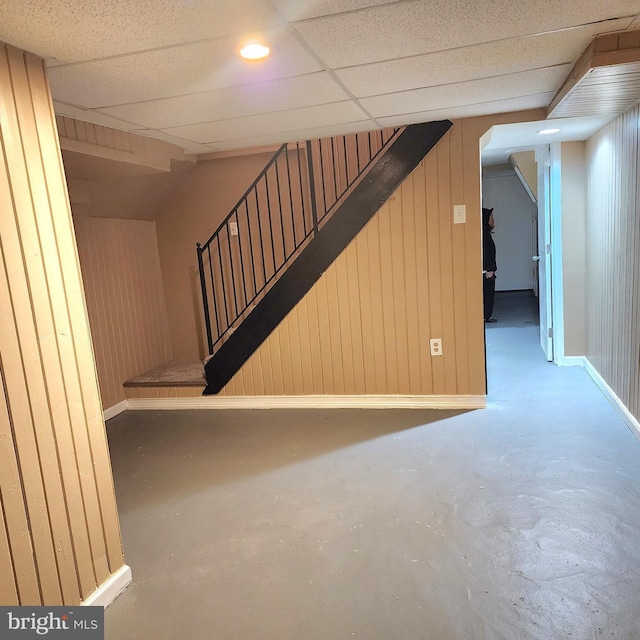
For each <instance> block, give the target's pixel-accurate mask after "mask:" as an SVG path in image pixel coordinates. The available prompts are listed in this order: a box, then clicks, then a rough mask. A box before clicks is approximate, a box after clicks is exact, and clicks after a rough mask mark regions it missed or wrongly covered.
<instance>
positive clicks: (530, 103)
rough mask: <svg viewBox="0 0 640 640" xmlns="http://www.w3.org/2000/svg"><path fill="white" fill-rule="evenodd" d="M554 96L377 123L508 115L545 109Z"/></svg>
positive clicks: (427, 112)
mask: <svg viewBox="0 0 640 640" xmlns="http://www.w3.org/2000/svg"><path fill="white" fill-rule="evenodd" d="M554 95H555V94H554V93H553V92H549V93H539V94H534V95H530V96H522V97H520V98H507V99H505V100H490V101H489V102H479V103H476V104H467V105H464V106H460V107H457V106H454V107H449V108H447V109H434V110H424V111H420V112H417V113H411V114H408V115H396V116H389V117H388V118H378V122H379V123H380V124H381V125H382V126H383V127H399V126H402V125H405V124H416V123H419V122H430V121H431V120H456V119H459V118H471V117H474V116H485V115H490V114H492V113H509V112H512V111H514V112H516V111H525V110H527V109H539V108H544V107H546V106H547V105H548V104H549V102H550V100H551V98H553V96H554Z"/></svg>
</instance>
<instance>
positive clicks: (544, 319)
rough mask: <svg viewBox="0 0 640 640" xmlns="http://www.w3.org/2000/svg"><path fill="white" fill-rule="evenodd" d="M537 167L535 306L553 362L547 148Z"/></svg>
mask: <svg viewBox="0 0 640 640" xmlns="http://www.w3.org/2000/svg"><path fill="white" fill-rule="evenodd" d="M536 163H537V165H538V277H539V285H538V305H539V312H540V346H541V347H542V351H543V352H544V354H545V357H546V358H547V360H548V361H549V362H551V361H552V360H553V351H554V350H553V283H552V261H551V258H552V254H551V252H552V242H551V217H552V216H551V160H550V150H549V145H541V146H539V147H537V148H536Z"/></svg>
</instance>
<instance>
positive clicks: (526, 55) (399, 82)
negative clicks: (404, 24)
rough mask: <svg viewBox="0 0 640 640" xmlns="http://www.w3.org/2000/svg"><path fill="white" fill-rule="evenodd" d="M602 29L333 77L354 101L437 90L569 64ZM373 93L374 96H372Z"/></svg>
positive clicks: (615, 26)
mask: <svg viewBox="0 0 640 640" xmlns="http://www.w3.org/2000/svg"><path fill="white" fill-rule="evenodd" d="M628 23H629V19H625V20H612V21H611V22H608V23H607V28H608V29H609V30H610V31H617V30H620V29H624V28H625V27H626V25H628ZM601 30H602V27H601V26H594V25H587V26H585V27H576V28H575V29H568V30H566V31H556V32H553V33H546V34H542V35H534V36H523V37H521V38H513V39H510V40H498V41H495V42H489V43H485V44H479V45H472V46H469V47H462V48H460V49H450V50H448V51H437V52H435V53H428V54H424V55H421V56H414V57H411V58H401V59H399V60H390V61H387V62H378V63H374V64H369V65H364V66H358V67H349V68H346V69H340V70H338V71H336V75H337V76H338V78H339V79H340V80H341V81H342V82H343V83H344V85H345V86H346V87H347V89H349V91H351V92H352V93H353V94H354V95H355V96H357V97H359V98H361V97H366V96H367V95H380V94H383V93H392V92H394V91H406V90H407V89H418V88H420V87H429V86H433V85H438V84H448V83H452V82H462V81H465V80H473V79H476V78H482V77H486V76H497V75H501V74H506V73H513V72H516V71H526V70H528V69H540V68H542V67H550V66H554V65H558V64H563V63H573V62H575V60H576V59H577V57H578V56H579V55H580V54H581V53H582V52H583V51H584V50H585V49H586V48H587V46H588V45H589V43H590V42H591V40H592V38H593V37H594V36H595V35H596V33H598V32H599V31H601ZM372 91H373V92H374V93H373V94H372V93H370V92H372Z"/></svg>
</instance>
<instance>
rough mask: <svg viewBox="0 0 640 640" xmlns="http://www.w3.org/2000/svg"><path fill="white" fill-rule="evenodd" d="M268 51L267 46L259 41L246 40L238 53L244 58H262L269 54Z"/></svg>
mask: <svg viewBox="0 0 640 640" xmlns="http://www.w3.org/2000/svg"><path fill="white" fill-rule="evenodd" d="M269 51H270V49H269V47H267V46H266V45H264V44H262V43H260V42H247V44H245V45H244V46H243V47H242V49H240V55H241V56H242V57H243V58H244V59H245V60H262V59H263V58H266V57H267V56H268V55H269Z"/></svg>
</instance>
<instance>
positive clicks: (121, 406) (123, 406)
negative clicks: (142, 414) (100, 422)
mask: <svg viewBox="0 0 640 640" xmlns="http://www.w3.org/2000/svg"><path fill="white" fill-rule="evenodd" d="M128 408H129V401H128V400H123V401H122V402H118V404H114V405H113V407H109V408H108V409H105V410H104V414H103V415H104V420H105V422H106V421H107V420H110V419H111V418H114V417H115V416H117V415H118V414H119V413H122V412H123V411H126V410H127V409H128Z"/></svg>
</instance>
